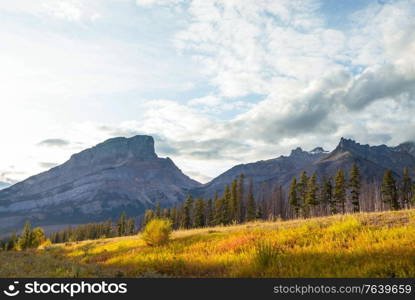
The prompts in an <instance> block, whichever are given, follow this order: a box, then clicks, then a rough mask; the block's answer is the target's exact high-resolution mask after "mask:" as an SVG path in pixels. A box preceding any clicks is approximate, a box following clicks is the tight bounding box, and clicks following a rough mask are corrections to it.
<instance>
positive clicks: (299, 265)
mask: <svg viewBox="0 0 415 300" xmlns="http://www.w3.org/2000/svg"><path fill="white" fill-rule="evenodd" d="M113 276H119V277H121V276H125V277H415V210H404V211H397V212H382V213H360V214H353V215H337V216H332V217H322V218H313V219H308V220H292V221H285V222H284V221H279V222H254V223H248V224H243V225H236V226H226V227H214V228H203V229H192V230H182V231H175V232H173V234H172V239H171V241H170V242H168V243H167V244H165V245H161V246H155V247H151V246H147V245H146V244H145V243H144V241H143V240H142V239H141V237H140V235H137V236H130V237H122V238H112V239H102V240H94V241H83V242H77V243H66V244H58V245H53V246H52V247H48V248H46V249H43V250H32V251H19V252H0V277H113Z"/></svg>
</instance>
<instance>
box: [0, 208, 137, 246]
mask: <svg viewBox="0 0 415 300" xmlns="http://www.w3.org/2000/svg"><path fill="white" fill-rule="evenodd" d="M137 232H138V230H137V226H136V220H135V218H128V217H127V214H126V213H125V212H122V213H121V214H120V216H119V217H118V220H117V222H116V223H113V222H112V221H111V219H109V220H107V221H104V222H98V223H89V224H85V225H80V226H76V227H68V228H65V229H62V230H60V231H57V232H53V233H51V234H50V235H49V239H47V237H46V236H45V233H44V231H43V229H42V228H40V227H36V228H34V229H33V230H32V229H31V225H30V222H27V223H26V225H25V226H24V228H23V230H22V232H21V234H20V235H16V233H13V234H12V235H11V236H10V237H8V238H6V239H4V240H0V249H3V250H6V251H7V250H24V249H28V248H36V247H38V246H39V245H41V244H42V243H43V242H45V241H47V240H49V241H50V242H51V243H65V242H76V241H83V240H94V239H101V238H110V237H117V236H126V235H134V234H137Z"/></svg>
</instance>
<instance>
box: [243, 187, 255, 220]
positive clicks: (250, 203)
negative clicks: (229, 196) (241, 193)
mask: <svg viewBox="0 0 415 300" xmlns="http://www.w3.org/2000/svg"><path fill="white" fill-rule="evenodd" d="M255 217H256V203H255V198H254V185H253V182H252V180H251V181H250V183H249V190H248V200H247V204H246V218H245V219H246V220H247V221H248V222H250V221H253V220H255Z"/></svg>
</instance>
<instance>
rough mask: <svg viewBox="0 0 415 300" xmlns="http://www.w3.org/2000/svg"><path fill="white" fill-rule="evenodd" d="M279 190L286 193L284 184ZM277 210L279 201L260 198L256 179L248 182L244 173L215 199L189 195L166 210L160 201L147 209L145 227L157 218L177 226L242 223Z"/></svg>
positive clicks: (144, 219) (216, 195)
mask: <svg viewBox="0 0 415 300" xmlns="http://www.w3.org/2000/svg"><path fill="white" fill-rule="evenodd" d="M278 193H280V194H281V193H282V187H280V188H279V189H278V190H277V191H276V192H275V194H278ZM276 197H278V195H277V196H276ZM280 197H281V195H280ZM272 198H275V197H272ZM273 210H274V211H275V204H273V203H271V202H266V201H256V199H255V197H254V186H253V182H252V180H250V181H249V182H246V179H245V176H244V174H241V175H239V176H238V177H237V178H236V179H234V180H233V181H232V182H231V183H230V184H228V185H226V187H225V189H224V191H223V193H222V195H221V196H219V194H218V193H216V194H215V196H214V197H213V198H211V199H203V198H193V196H191V195H189V196H188V197H187V199H186V200H185V201H184V202H183V203H182V204H181V205H179V206H174V207H171V208H164V209H161V208H160V204H159V203H157V204H156V207H155V209H148V210H146V212H145V214H144V218H143V222H142V226H145V225H146V224H147V223H148V222H149V221H150V220H152V219H153V218H166V219H170V220H171V222H172V224H173V228H174V229H179V228H181V229H190V228H199V227H208V226H218V225H230V224H239V223H244V222H249V221H254V220H257V219H268V218H269V216H270V215H275V213H274V214H273V213H272V211H273Z"/></svg>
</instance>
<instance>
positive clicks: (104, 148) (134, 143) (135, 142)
mask: <svg viewBox="0 0 415 300" xmlns="http://www.w3.org/2000/svg"><path fill="white" fill-rule="evenodd" d="M156 158H157V154H156V152H155V150H154V139H153V137H151V136H148V135H136V136H133V137H131V138H125V137H116V138H111V139H108V140H106V141H104V142H102V143H100V144H98V145H96V146H94V147H92V148H89V149H86V150H84V151H82V152H79V153H77V154H74V155H72V157H71V161H84V162H85V161H88V162H94V163H97V162H100V161H102V162H105V163H106V164H107V163H109V162H113V161H116V160H119V159H135V160H152V159H156Z"/></svg>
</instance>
